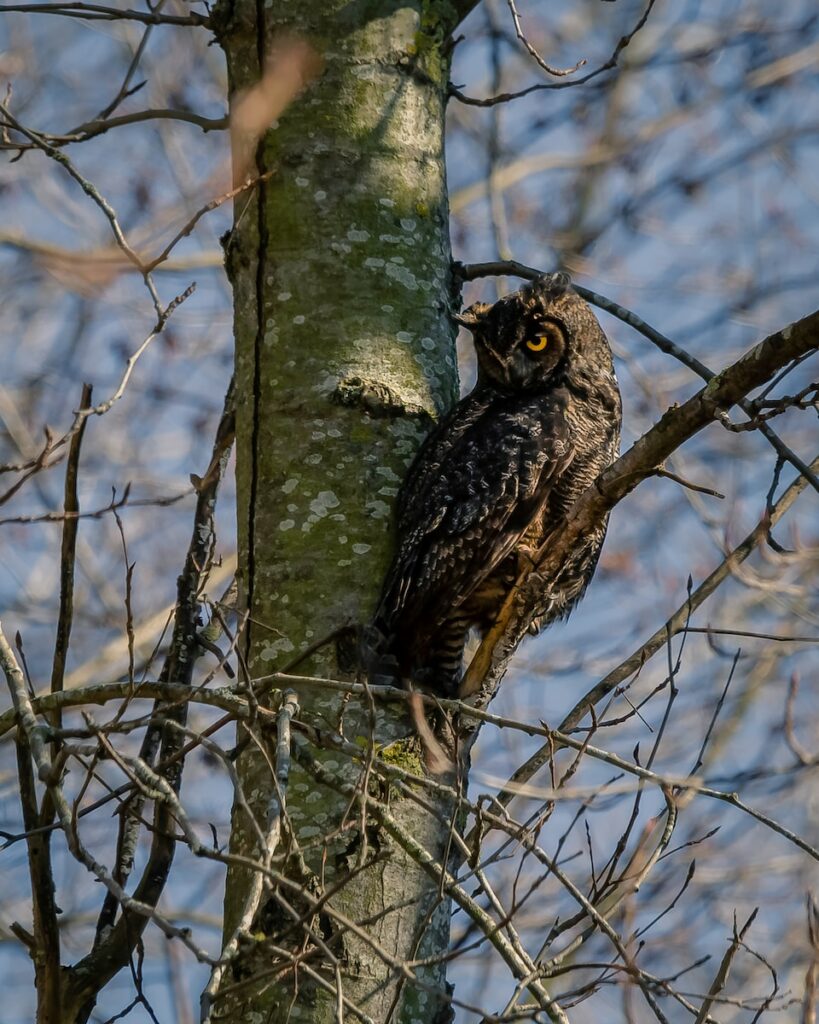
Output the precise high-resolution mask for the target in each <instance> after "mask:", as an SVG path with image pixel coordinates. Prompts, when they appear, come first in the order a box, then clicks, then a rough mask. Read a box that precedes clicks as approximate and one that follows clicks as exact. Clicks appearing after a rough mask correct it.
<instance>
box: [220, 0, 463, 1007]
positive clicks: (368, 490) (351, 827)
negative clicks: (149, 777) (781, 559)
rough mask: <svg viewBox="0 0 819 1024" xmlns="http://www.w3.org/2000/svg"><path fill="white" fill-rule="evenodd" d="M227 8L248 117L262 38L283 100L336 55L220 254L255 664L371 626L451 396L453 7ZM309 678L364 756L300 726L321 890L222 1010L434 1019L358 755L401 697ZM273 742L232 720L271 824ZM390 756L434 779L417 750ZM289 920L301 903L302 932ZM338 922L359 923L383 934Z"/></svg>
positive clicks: (235, 848) (237, 880) (427, 911)
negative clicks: (301, 60)
mask: <svg viewBox="0 0 819 1024" xmlns="http://www.w3.org/2000/svg"><path fill="white" fill-rule="evenodd" d="M216 18H217V23H218V31H219V38H220V42H221V44H222V46H223V47H224V49H225V52H226V54H227V60H228V69H229V75H230V91H231V97H232V109H234V110H235V108H236V99H237V96H239V95H240V94H241V93H243V92H245V91H246V90H248V89H250V88H252V87H253V86H254V85H256V84H257V83H258V82H259V80H260V78H261V76H262V73H263V71H264V69H265V66H266V65H267V55H269V54H270V53H271V52H277V53H278V57H277V58H274V63H273V64H272V65H271V66H270V67H269V74H268V78H267V79H266V82H267V83H268V87H269V88H268V94H269V95H268V99H269V98H270V96H271V95H272V96H273V97H274V98H275V91H276V89H277V88H280V87H282V88H283V86H282V82H281V80H280V79H281V75H280V76H279V78H277V70H276V69H277V68H285V67H286V65H287V59H288V52H289V53H290V54H291V55H292V54H293V52H295V50H296V49H297V48H299V47H303V43H299V42H297V41H296V38H295V37H296V36H298V37H300V39H301V40H306V41H307V43H308V44H309V45H310V46H311V47H312V48H313V50H314V51H315V52H316V53H317V54H318V55H319V56H320V58H321V59H322V61H323V64H322V66H321V67H320V68H317V69H316V74H315V78H314V80H313V81H312V83H311V84H309V85H308V86H307V87H306V88H305V90H304V91H303V92H302V94H301V95H300V96H298V98H296V99H295V100H294V101H293V102H292V103H291V104H290V106H289V107H288V108H287V109H286V111H285V112H284V113H283V114H281V116H280V117H279V120H278V122H274V123H273V126H272V127H271V128H270V129H269V130H267V131H266V133H265V134H264V135H263V136H262V137H261V139H260V140H259V142H258V146H257V147H256V149H255V166H254V167H252V168H251V170H250V174H251V176H256V175H266V174H267V173H268V172H271V173H270V175H269V177H266V178H265V179H264V180H263V181H262V182H261V183H260V184H259V185H257V186H256V187H255V188H254V189H252V190H251V191H249V192H248V193H246V194H245V195H244V196H243V197H241V198H240V200H239V201H237V204H236V212H235V227H234V231H233V232H232V235H231V237H230V239H229V241H228V243H227V247H226V248H227V264H228V272H229V274H230V278H231V282H232V285H233V290H234V299H235V335H236V387H237V427H236V430H237V477H238V529H239V567H240V570H239V582H240V591H241V595H242V596H241V600H240V607H242V608H244V610H245V611H246V613H247V625H246V628H245V631H244V637H243V641H242V645H241V650H242V651H243V654H244V657H245V659H246V663H247V670H248V674H249V677H250V678H251V679H252V678H253V677H258V676H260V675H263V674H266V673H270V672H271V671H274V670H276V669H281V668H283V667H284V666H285V665H287V664H288V662H290V661H292V660H293V659H294V658H295V657H296V656H297V655H298V654H299V652H301V651H304V650H305V649H306V648H307V647H308V646H310V645H311V644H313V643H315V642H316V641H317V640H318V639H320V638H322V637H323V636H325V635H327V634H329V633H331V632H332V631H334V630H336V629H337V628H338V627H341V626H344V625H346V624H355V623H362V622H366V621H367V619H368V617H369V615H370V614H371V612H372V609H373V606H374V602H375V600H376V597H377V595H378V590H379V585H380V580H381V578H382V576H383V573H384V571H385V569H386V566H387V563H388V561H389V558H390V554H391V544H392V539H391V531H390V522H391V509H392V501H393V498H394V496H395V494H396V493H397V488H398V485H399V483H400V481H401V479H402V477H403V475H404V473H405V471H406V467H407V465H408V464H409V462H410V461H411V459H412V456H413V454H414V452H415V450H416V448H417V446H418V444H419V442H420V441H421V439H422V438H423V436H424V435H425V433H426V432H427V431H428V429H429V427H430V425H431V423H432V420H433V417H435V416H437V415H439V414H440V413H441V411H442V410H444V409H445V408H446V407H448V405H449V404H450V403H451V402H452V401H453V400H454V398H455V397H456V391H457V374H456V367H455V356H454V345H453V333H454V332H453V327H452V322H451V320H450V317H449V315H448V314H449V312H450V308H451V304H452V280H451V257H450V246H449V234H448V208H447V195H446V183H445V176H444V159H443V155H444V154H443V124H444V107H445V100H446V89H447V80H448V58H447V45H448V44H447V41H448V39H449V34H450V31H451V29H452V27H453V25H454V21H455V15H454V11H453V10H452V9H451V8H450V6H449V4H448V3H446V2H445V0H444V2H439V0H414V2H407V0H402V2H401V3H398V2H385V0H381V2H369V3H368V2H364V0H361V2H353V3H350V2H349V0H303V2H301V3H299V4H294V3H293V2H292V0H265V2H264V3H263V2H262V0H232V2H231V0H223V3H222V5H221V7H220V8H219V9H218V11H217V12H216ZM299 52H302V53H303V49H301V50H299ZM275 61H277V62H278V63H275ZM282 74H284V72H282ZM245 94H246V93H245ZM259 97H260V101H261V102H264V100H265V96H264V94H263V92H260V93H259ZM245 141H246V140H245ZM246 150H247V151H249V152H250V153H252V152H253V148H252V146H251V147H250V148H249V150H248V147H247V146H246V145H245V142H243V141H242V140H236V138H234V159H235V160H237V159H241V152H244V151H246ZM240 151H241V152H240ZM352 647H353V645H352V644H351V643H342V642H334V643H333V644H330V645H326V646H325V647H323V648H322V649H320V650H319V651H318V652H317V653H316V654H314V655H313V656H312V657H311V658H310V659H309V661H307V662H305V663H303V664H301V665H300V666H299V669H298V670H299V672H302V673H304V674H315V675H335V676H339V675H341V674H343V673H345V672H347V673H350V672H351V671H353V670H354V661H355V658H354V651H353V650H352ZM296 689H297V691H298V699H299V702H300V705H301V712H300V714H299V718H300V719H301V720H302V721H303V722H307V723H310V724H312V725H315V726H317V727H318V728H320V729H323V730H328V731H329V730H339V731H343V735H344V738H345V739H346V740H348V741H351V742H352V743H353V744H355V745H356V747H357V748H358V749H360V750H361V752H362V758H359V759H358V760H353V759H350V758H349V757H348V756H346V755H345V754H343V753H339V752H338V751H331V750H328V749H326V748H325V749H322V747H321V745H320V744H317V745H316V746H313V747H310V748H309V749H307V747H306V746H305V740H304V738H303V737H301V738H299V737H297V738H299V742H300V743H301V745H302V746H301V748H300V749H301V763H298V764H294V765H293V768H292V771H291V775H290V783H289V788H288V791H287V818H289V825H287V819H285V828H284V830H283V835H282V838H281V841H280V843H279V848H278V851H277V855H278V859H277V860H274V865H273V866H274V868H275V869H276V870H278V871H281V872H282V873H284V874H286V875H287V876H288V878H289V879H292V880H294V881H296V882H298V884H299V885H300V886H301V887H302V888H303V890H304V892H305V893H306V894H307V895H304V896H299V893H298V892H297V891H296V890H295V889H294V888H292V887H288V886H287V885H284V887H281V886H280V887H278V888H277V889H273V890H271V891H270V892H268V893H266V895H265V898H264V900H263V906H262V910H261V912H260V913H259V914H258V915H257V916H256V919H255V922H254V924H253V927H252V930H251V931H252V935H247V936H244V937H243V940H242V942H241V943H240V946H239V953H238V955H237V957H236V959H235V960H234V962H233V964H232V966H231V969H230V970H229V971H228V972H227V973H226V975H225V977H224V978H223V982H222V986H221V991H220V993H219V996H218V998H217V1000H216V1003H215V1007H214V1018H216V1019H219V1020H224V1021H235V1022H237V1024H238V1022H239V1021H242V1022H246V1021H253V1020H259V1021H261V1020H264V1021H279V1020H281V1021H284V1020H285V1019H287V1020H290V1021H300V1020H309V1021H322V1020H338V1019H340V1018H339V1016H338V1012H337V992H336V986H337V979H338V980H339V981H340V984H341V987H342V988H343V995H344V998H345V999H346V1000H349V1003H348V1004H347V1005H346V1008H345V1009H344V1019H355V1017H356V1009H355V1008H356V1007H357V1008H359V1009H360V1011H362V1012H363V1014H365V1015H367V1016H368V1017H370V1018H371V1019H373V1020H375V1021H382V1020H386V1019H387V1017H388V1016H389V1017H390V1019H391V1020H406V1021H410V1020H425V1021H429V1020H432V1019H434V1017H435V1016H436V1013H437V1006H438V1004H439V1003H441V999H440V997H441V995H442V993H444V990H445V982H444V975H443V969H442V968H441V967H439V966H437V965H436V966H433V967H427V968H422V969H416V970H415V971H414V972H413V973H412V976H410V977H409V978H407V976H406V975H405V973H403V972H402V971H401V970H399V969H397V967H396V964H398V963H403V962H405V961H407V960H411V959H420V958H423V957H425V956H434V955H435V954H436V953H442V952H444V951H445V950H446V945H447V940H448V933H449V906H448V903H447V901H446V899H442V898H441V897H439V893H438V884H437V883H436V882H435V881H434V880H433V878H432V877H431V873H430V874H427V873H425V872H424V870H422V868H421V867H420V866H419V865H418V864H417V863H416V861H415V860H413V859H412V858H411V857H410V855H409V854H408V853H407V852H406V850H405V849H404V848H402V846H401V845H400V843H398V842H396V841H395V840H394V839H392V838H388V837H387V836H386V835H385V834H383V833H381V832H379V830H378V828H377V825H376V823H375V822H374V821H373V820H372V819H370V818H369V817H368V815H367V813H366V811H365V810H364V809H363V806H362V805H361V802H360V801H359V802H356V801H355V800H354V799H352V800H351V793H353V790H351V789H350V786H353V787H356V786H357V787H358V792H359V793H360V792H362V790H363V793H364V795H365V796H366V794H367V783H366V781H363V782H362V779H363V778H364V768H365V766H364V764H362V761H366V757H367V752H368V750H370V749H372V748H371V746H370V744H371V743H373V742H374V743H376V744H378V745H383V744H385V743H389V742H390V741H391V740H393V739H394V738H395V737H403V736H408V735H410V734H411V733H412V728H411V725H410V724H409V722H408V719H407V715H406V711H405V710H404V709H403V708H402V707H401V706H399V705H395V706H389V707H380V706H379V707H377V708H373V709H370V708H369V707H368V706H367V704H366V703H363V704H359V703H356V702H355V701H350V702H347V703H345V704H344V705H343V707H342V701H341V699H340V697H339V695H338V694H335V693H333V692H332V691H323V690H321V689H319V688H317V687H311V686H309V685H303V686H297V687H296ZM260 739H261V733H260V732H258V731H255V730H254V737H248V734H247V732H245V731H244V730H243V731H242V732H241V733H240V735H239V741H240V744H241V743H242V742H243V741H247V743H246V746H245V747H244V750H243V753H242V755H241V757H240V758H239V772H240V777H241V781H242V786H243V788H244V792H245V793H246V794H247V796H248V800H249V803H250V805H251V807H252V808H253V811H254V814H255V816H256V817H257V820H258V821H259V822H260V825H261V827H262V830H264V827H265V817H266V814H267V808H268V805H269V804H270V801H271V799H272V798H274V796H275V788H274V785H275V784H274V779H273V775H272V772H271V763H270V760H269V758H268V757H266V754H265V752H264V751H263V750H262V749H260V748H261V746H263V743H264V740H263V739H262V741H261V743H260V742H257V741H259V740H260ZM397 749H398V751H399V753H398V754H397V756H399V757H405V758H408V759H409V761H410V764H411V766H412V768H413V770H415V771H416V772H422V771H423V768H422V766H421V764H420V760H419V759H418V757H417V755H415V758H414V760H413V757H412V754H411V753H410V746H409V745H408V744H405V745H399V746H398V748H397ZM311 757H315V759H316V761H317V765H314V766H313V770H310V765H309V761H310V758H311ZM305 765H307V767H305ZM317 775H318V776H319V777H323V778H324V779H325V782H331V783H333V784H331V785H325V784H322V783H319V782H318V781H317ZM379 795H383V794H379ZM365 802H366V801H365ZM390 810H391V813H392V816H393V818H394V819H395V821H397V823H398V825H399V826H400V828H401V829H403V830H404V831H405V833H406V834H407V835H411V836H412V837H413V839H414V840H415V841H416V842H418V843H421V844H422V845H423V846H424V847H425V848H426V850H427V851H428V852H429V853H430V854H431V855H432V858H433V859H434V861H436V862H439V863H440V862H441V860H442V859H444V858H445V848H446V843H447V836H448V834H449V829H450V820H451V814H452V809H451V807H450V806H449V805H448V803H447V801H446V799H445V798H442V799H441V801H440V802H438V803H435V802H430V801H429V799H428V798H426V797H425V806H421V805H420V804H419V803H417V802H415V801H413V800H408V799H406V798H403V797H402V796H400V794H391V795H390ZM362 825H366V827H365V828H363V829H362ZM290 826H292V829H291V828H290ZM231 851H232V852H233V853H236V854H241V855H244V856H250V857H253V858H258V857H259V848H258V841H257V833H256V831H254V829H253V828H252V827H251V825H250V822H249V821H248V818H247V816H246V814H244V812H242V811H241V810H240V809H238V808H236V807H235V808H234V814H233V829H232V838H231ZM285 854H287V856H285ZM373 860H375V861H376V863H375V865H374V866H373V867H365V868H364V869H363V870H361V867H362V865H365V864H367V863H369V862H370V861H373ZM351 872H352V874H351ZM350 874H351V877H350V878H349V880H347V881H346V882H345V881H344V879H345V878H346V877H347V876H348V875H350ZM251 880H252V872H249V871H248V870H246V869H244V868H241V867H236V868H231V870H230V871H229V873H228V880H227V893H226V900H225V935H226V937H227V936H230V935H232V934H233V931H234V929H235V928H236V925H237V923H238V921H239V920H240V918H241V916H242V911H243V908H244V907H245V901H246V899H247V893H248V890H249V886H250V883H251ZM329 889H333V894H332V895H331V897H330V899H329V903H328V906H327V907H324V908H322V912H321V913H320V914H316V913H315V912H314V910H315V903H314V901H315V899H317V898H320V897H321V894H322V893H324V892H326V891H327V890H329ZM311 901H313V902H311ZM288 905H289V906H290V908H292V912H289V911H288V909H287V907H288ZM292 913H295V914H297V915H303V924H302V925H301V926H295V927H294V926H293V919H292ZM345 920H349V921H352V922H362V924H361V928H362V929H363V931H364V932H365V933H367V935H368V936H369V937H371V940H372V941H365V940H364V939H363V938H362V937H361V934H360V932H359V933H357V930H350V929H349V928H346V927H345V925H344V921H345ZM305 928H309V929H311V930H312V932H311V933H308V932H307V931H306V930H305ZM274 947H276V948H275V949H274ZM305 947H307V948H308V950H314V951H315V953H314V954H312V955H308V956H307V957H306V958H305V959H304V961H303V964H302V965H299V966H298V967H294V965H293V962H292V960H289V959H288V958H289V956H291V955H292V956H295V955H296V954H297V953H298V952H299V951H300V950H303V949H304V948H305ZM322 948H323V949H324V951H323V952H322ZM328 951H329V953H330V954H332V956H328V955H327V954H328ZM333 957H335V958H336V959H337V961H338V968H337V969H336V968H335V967H334V966H333ZM413 978H414V979H417V980H413ZM237 982H238V983H240V984H238V985H237V984H236V983H237ZM350 1004H352V1005H350ZM391 1014H392V1016H391Z"/></svg>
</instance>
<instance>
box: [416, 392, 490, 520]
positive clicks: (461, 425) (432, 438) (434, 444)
mask: <svg viewBox="0 0 819 1024" xmlns="http://www.w3.org/2000/svg"><path fill="white" fill-rule="evenodd" d="M490 400H491V396H490V395H489V394H487V393H486V392H485V391H483V392H482V391H480V390H476V391H473V392H471V394H469V395H466V397H464V398H462V399H461V401H460V402H458V404H457V405H455V406H453V408H452V409H450V410H449V412H448V413H446V415H444V416H442V417H441V419H440V420H439V421H438V423H437V425H436V426H435V428H434V430H432V431H431V432H430V433H429V434H427V436H426V437H425V438H424V441H423V443H422V444H421V447H420V448H419V449H418V451H417V452H416V455H415V458H414V459H413V461H412V465H411V466H410V467H409V469H408V470H407V475H406V477H405V478H404V481H403V483H402V485H401V491H400V493H399V495H398V503H397V516H396V522H397V525H398V533H399V535H400V536H404V535H405V534H406V533H407V532H409V531H410V530H412V529H413V527H414V526H415V524H416V523H417V522H418V517H419V515H420V514H421V511H422V509H421V507H420V505H419V499H420V498H422V497H423V496H424V495H425V494H426V492H427V491H428V489H429V488H430V486H431V485H432V484H434V482H435V480H436V479H437V478H438V477H439V476H440V474H441V467H442V465H443V463H444V461H445V459H446V458H447V456H448V455H449V453H450V452H451V451H452V448H453V445H456V444H457V443H458V442H460V441H461V439H462V438H463V435H464V434H465V433H466V432H467V431H468V430H469V428H470V427H472V426H473V424H474V423H475V422H476V421H477V420H478V419H480V417H481V416H483V414H484V413H485V412H486V409H487V406H488V405H489V403H490Z"/></svg>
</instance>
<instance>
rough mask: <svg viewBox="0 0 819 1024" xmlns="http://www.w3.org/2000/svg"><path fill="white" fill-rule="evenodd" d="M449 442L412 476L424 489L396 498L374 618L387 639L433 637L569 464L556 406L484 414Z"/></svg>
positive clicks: (522, 528) (565, 432)
mask: <svg viewBox="0 0 819 1024" xmlns="http://www.w3.org/2000/svg"><path fill="white" fill-rule="evenodd" d="M453 433H454V439H452V442H451V444H450V445H449V447H448V450H447V451H446V453H445V454H443V455H441V450H440V449H441V445H440V444H439V446H438V455H439V456H440V458H439V459H438V460H436V461H437V465H436V466H433V467H432V469H431V471H426V472H425V471H424V470H423V467H422V468H421V471H419V472H416V474H415V476H414V479H415V480H416V481H418V480H423V481H424V486H423V487H421V488H418V489H417V490H414V489H413V490H409V491H408V493H406V494H405V495H404V500H403V503H402V505H401V517H400V533H401V540H400V542H399V543H400V549H399V551H398V552H397V554H396V558H395V561H394V562H393V566H392V569H391V571H390V574H389V576H388V579H387V582H386V586H385V588H384V594H383V597H382V600H381V604H380V606H379V612H378V613H377V618H378V620H379V621H380V622H382V623H383V624H384V626H386V627H387V630H388V632H394V631H396V630H400V631H401V632H402V633H403V632H405V631H412V633H413V635H414V636H415V637H416V638H418V639H422V638H423V637H424V636H429V635H431V634H432V633H433V632H434V631H435V629H436V628H437V627H438V626H439V625H440V624H441V622H443V621H444V619H445V618H446V617H447V616H448V615H449V614H450V613H451V612H452V610H453V609H455V608H457V607H458V605H460V604H461V603H462V602H463V601H464V600H466V598H467V597H468V596H469V595H470V594H471V593H472V592H473V591H474V590H475V588H476V587H478V586H479V585H480V583H481V582H482V581H483V580H484V579H485V578H486V576H487V575H488V574H489V573H491V572H492V570H493V569H494V568H495V567H496V566H497V565H498V564H499V563H500V562H501V561H502V560H503V559H504V558H505V557H506V555H508V554H509V552H510V551H511V550H512V548H513V547H514V546H515V544H516V543H517V541H518V540H519V539H520V537H521V535H522V534H523V533H524V532H525V531H526V529H527V527H528V526H529V525H530V524H531V522H532V520H533V519H534V517H535V516H536V515H537V513H538V512H539V511H540V509H541V508H542V506H543V503H544V502H545V500H546V498H547V497H548V493H549V490H550V487H551V482H552V481H553V479H554V478H555V477H556V476H559V475H560V473H562V471H563V469H565V467H566V466H567V465H568V464H569V462H570V461H571V459H572V455H573V449H572V445H571V437H570V432H569V430H568V426H567V423H566V419H565V416H564V410H563V404H562V403H561V402H559V401H554V402H552V403H550V404H549V405H548V406H546V407H544V405H543V403H542V400H540V401H538V402H535V401H530V402H528V403H526V402H522V403H519V402H516V403H512V404H511V407H510V408H507V409H501V410H498V409H497V408H492V409H490V410H489V411H488V412H486V413H484V414H483V415H481V416H480V417H478V418H477V419H474V420H473V421H472V422H471V423H470V424H469V425H468V426H467V428H466V429H465V430H462V431H460V432H459V431H457V430H456V431H454V432H453ZM412 481H413V474H410V476H409V478H408V482H409V486H410V487H412V486H413V483H412Z"/></svg>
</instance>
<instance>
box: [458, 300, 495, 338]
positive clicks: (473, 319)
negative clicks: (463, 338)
mask: <svg viewBox="0 0 819 1024" xmlns="http://www.w3.org/2000/svg"><path fill="white" fill-rule="evenodd" d="M491 308H492V306H491V305H490V303H488V302H475V303H474V304H473V305H471V306H470V307H469V308H468V309H465V310H464V311H463V312H462V313H454V314H453V316H452V319H453V320H454V321H455V323H456V324H460V325H461V327H466V328H468V329H469V330H470V331H471V330H473V329H474V328H475V327H477V326H478V324H479V323H481V321H482V320H483V319H484V318H485V316H486V314H487V313H488V312H489V310H490V309H491Z"/></svg>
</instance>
